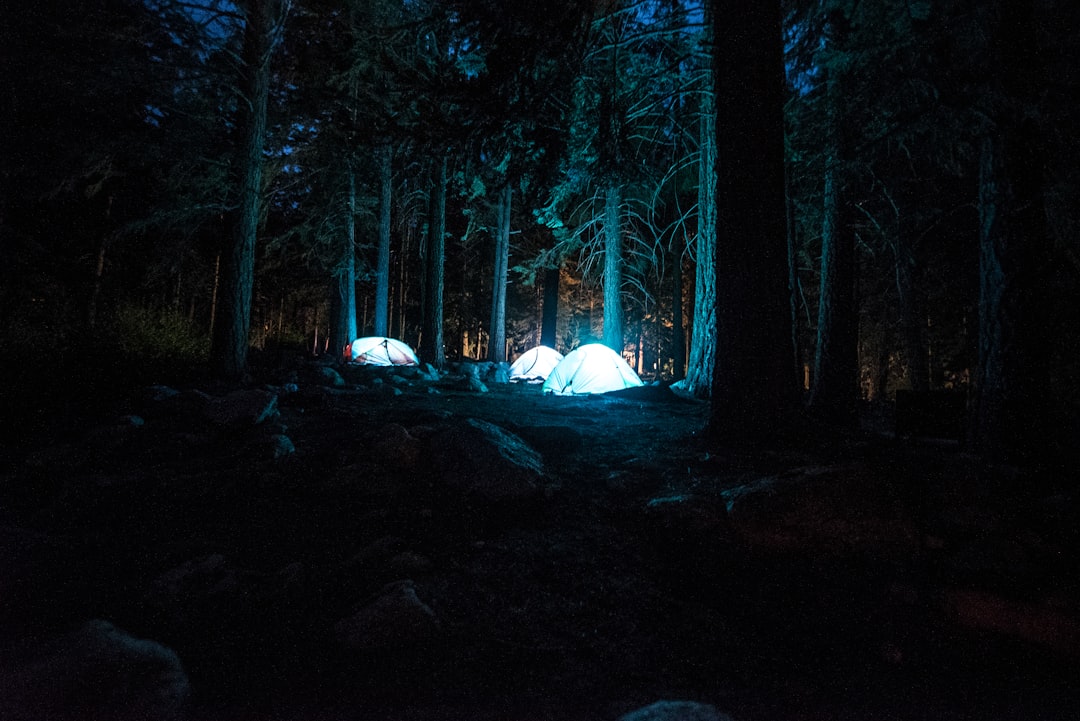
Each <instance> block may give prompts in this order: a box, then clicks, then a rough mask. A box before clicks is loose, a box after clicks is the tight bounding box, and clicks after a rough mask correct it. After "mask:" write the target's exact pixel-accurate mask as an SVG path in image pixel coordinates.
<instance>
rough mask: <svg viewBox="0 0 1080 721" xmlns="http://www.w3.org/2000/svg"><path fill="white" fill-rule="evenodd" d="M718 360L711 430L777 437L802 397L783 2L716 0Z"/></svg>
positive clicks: (726, 437) (727, 439)
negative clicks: (790, 229)
mask: <svg viewBox="0 0 1080 721" xmlns="http://www.w3.org/2000/svg"><path fill="white" fill-rule="evenodd" d="M712 9H713V13H712V17H713V18H723V20H724V26H723V32H722V33H715V37H716V45H715V48H716V50H715V55H714V57H713V69H714V72H715V78H716V88H717V95H716V108H717V113H718V114H717V123H716V125H717V127H716V147H717V161H718V163H717V167H718V174H717V192H716V207H717V237H718V238H719V239H722V242H718V243H717V252H716V290H717V296H716V321H717V323H716V325H717V345H716V362H715V368H714V374H713V393H712V412H711V416H710V427H709V431H710V434H711V435H712V437H713V438H714V439H715V440H716V441H718V442H721V443H731V442H740V441H746V442H755V441H762V440H765V439H768V438H771V437H772V436H773V435H774V434H775V433H776V431H777V430H778V429H779V428H781V427H782V425H783V423H782V421H783V420H784V418H785V415H786V413H787V412H788V411H789V410H790V409H791V408H793V406H794V402H795V399H796V398H797V396H796V389H795V388H794V383H793V379H794V377H795V376H794V372H793V369H792V367H791V365H792V355H791V347H790V344H791V328H790V324H791V317H790V315H789V313H788V307H787V250H786V247H785V223H784V119H783V105H784V66H783V34H782V27H781V22H780V5H779V3H768V2H766V3H731V2H721V0H714V2H713V4H712Z"/></svg>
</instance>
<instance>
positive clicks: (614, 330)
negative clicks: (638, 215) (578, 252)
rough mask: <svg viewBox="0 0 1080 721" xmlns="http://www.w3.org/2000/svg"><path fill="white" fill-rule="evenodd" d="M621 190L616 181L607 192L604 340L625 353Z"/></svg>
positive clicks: (605, 208) (620, 353) (605, 197)
mask: <svg viewBox="0 0 1080 721" xmlns="http://www.w3.org/2000/svg"><path fill="white" fill-rule="evenodd" d="M621 205H622V193H621V192H620V190H619V187H618V186H617V185H615V184H614V183H613V184H611V185H609V186H608V188H607V192H606V193H605V195H604V339H603V343H604V345H606V346H607V347H608V348H611V349H612V350H613V351H615V352H616V353H618V354H619V355H622V352H623V336H624V335H625V332H624V330H623V307H622V277H623V276H622V263H623V258H622V228H621V227H620V206H621Z"/></svg>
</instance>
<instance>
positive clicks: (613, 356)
mask: <svg viewBox="0 0 1080 721" xmlns="http://www.w3.org/2000/svg"><path fill="white" fill-rule="evenodd" d="M643 385H645V384H644V383H642V382H641V379H640V378H638V375H637V373H635V372H634V369H633V368H631V367H630V365H629V364H628V363H627V362H626V361H624V360H623V359H622V356H620V355H619V354H618V353H616V352H615V351H613V350H611V349H610V348H608V347H607V346H606V345H602V344H600V343H589V344H587V345H583V346H581V347H579V348H576V349H575V350H572V351H570V352H569V353H568V354H567V355H566V357H565V358H563V359H562V360H561V361H559V365H557V366H555V369H554V370H552V371H551V374H550V375H548V378H547V380H546V381H544V389H543V390H544V393H554V394H555V395H559V396H570V395H588V394H590V393H607V392H609V391H618V390H622V389H624V388H636V387H637V386H643Z"/></svg>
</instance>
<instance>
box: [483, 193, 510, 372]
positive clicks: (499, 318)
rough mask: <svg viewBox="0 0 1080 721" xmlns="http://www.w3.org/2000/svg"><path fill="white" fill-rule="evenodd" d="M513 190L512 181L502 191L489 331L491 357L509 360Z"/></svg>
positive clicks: (496, 233)
mask: <svg viewBox="0 0 1080 721" xmlns="http://www.w3.org/2000/svg"><path fill="white" fill-rule="evenodd" d="M513 195H514V190H513V187H512V186H511V185H510V183H507V184H506V185H504V186H503V188H502V191H501V192H500V193H499V209H498V216H499V217H498V221H497V223H496V226H497V227H496V229H495V273H494V278H493V283H492V286H491V331H490V332H489V334H488V338H489V341H488V360H490V361H492V362H493V363H502V362H503V361H505V360H506V274H507V268H508V266H509V264H510V203H511V201H512V200H513Z"/></svg>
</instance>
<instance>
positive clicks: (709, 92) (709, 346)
mask: <svg viewBox="0 0 1080 721" xmlns="http://www.w3.org/2000/svg"><path fill="white" fill-rule="evenodd" d="M710 77H711V73H710ZM711 85H712V83H711V82H710V87H708V88H706V90H705V92H704V93H702V96H701V97H702V100H701V158H700V160H699V164H698V232H697V241H696V244H695V253H694V256H695V258H696V261H697V262H696V266H695V269H694V320H693V324H692V325H691V326H690V359H689V361H688V362H687V366H686V382H685V384H684V385H685V388H686V390H687V391H688V392H689V393H690V394H692V395H693V396H695V397H697V398H708V397H709V396H711V395H712V386H713V368H714V365H715V361H716V98H715V96H714V94H713V93H714V89H713V88H712V87H711Z"/></svg>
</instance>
